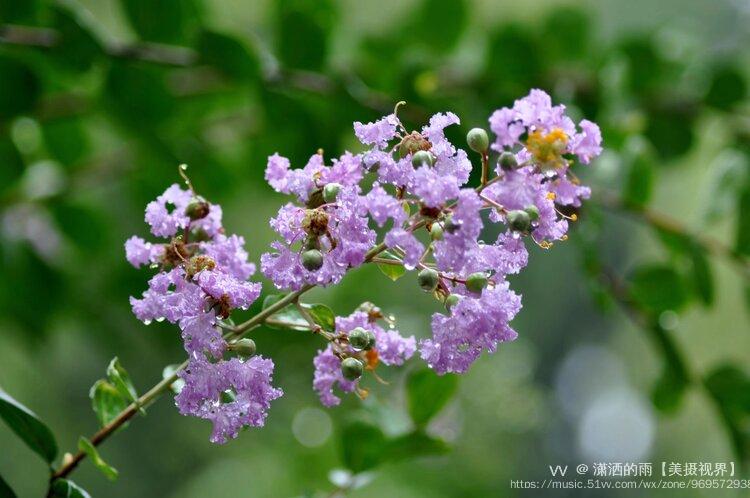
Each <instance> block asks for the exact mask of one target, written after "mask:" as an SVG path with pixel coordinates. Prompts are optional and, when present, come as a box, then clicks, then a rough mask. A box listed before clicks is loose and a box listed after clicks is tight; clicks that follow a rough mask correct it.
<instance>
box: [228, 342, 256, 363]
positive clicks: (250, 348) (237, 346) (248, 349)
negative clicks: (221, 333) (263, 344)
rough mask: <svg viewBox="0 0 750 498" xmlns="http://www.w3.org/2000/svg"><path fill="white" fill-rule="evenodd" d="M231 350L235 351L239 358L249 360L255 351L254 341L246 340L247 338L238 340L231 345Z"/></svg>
mask: <svg viewBox="0 0 750 498" xmlns="http://www.w3.org/2000/svg"><path fill="white" fill-rule="evenodd" d="M232 349H233V350H235V351H237V353H238V354H239V355H240V356H244V357H245V358H249V357H250V356H253V355H254V354H255V351H256V347H255V341H254V340H252V339H248V338H247V337H245V338H243V339H240V340H239V341H237V342H235V343H233V344H232Z"/></svg>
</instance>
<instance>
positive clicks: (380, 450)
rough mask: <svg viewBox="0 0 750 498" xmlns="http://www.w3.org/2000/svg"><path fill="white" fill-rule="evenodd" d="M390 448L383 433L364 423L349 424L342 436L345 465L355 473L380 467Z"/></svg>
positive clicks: (377, 428)
mask: <svg viewBox="0 0 750 498" xmlns="http://www.w3.org/2000/svg"><path fill="white" fill-rule="evenodd" d="M387 447H388V442H387V440H386V437H385V435H384V434H383V431H382V430H380V428H379V427H377V426H375V425H372V424H369V423H367V422H363V421H359V420H357V421H353V422H349V423H348V424H346V425H345V426H344V429H343V431H342V434H341V451H342V456H343V460H344V464H345V465H346V467H347V468H349V469H350V470H352V471H353V472H355V473H356V472H362V471H364V470H367V469H371V468H373V467H375V466H376V465H378V464H379V463H380V462H381V461H382V458H383V455H384V453H385V451H386V449H387Z"/></svg>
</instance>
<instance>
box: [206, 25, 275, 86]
mask: <svg viewBox="0 0 750 498" xmlns="http://www.w3.org/2000/svg"><path fill="white" fill-rule="evenodd" d="M197 49H198V52H199V53H200V57H201V61H202V62H204V63H206V64H210V65H212V66H214V67H216V68H218V69H219V70H220V71H222V72H223V73H224V74H226V75H227V76H229V77H230V78H234V79H237V80H242V81H254V80H255V81H257V80H259V79H260V67H259V63H258V61H257V59H256V58H255V56H254V55H253V54H251V53H250V51H249V50H248V49H247V47H245V45H244V44H243V43H242V42H241V41H240V40H239V39H237V38H233V37H231V36H228V35H225V34H222V33H216V32H214V31H208V30H204V31H203V32H201V34H200V36H199V37H198V44H197Z"/></svg>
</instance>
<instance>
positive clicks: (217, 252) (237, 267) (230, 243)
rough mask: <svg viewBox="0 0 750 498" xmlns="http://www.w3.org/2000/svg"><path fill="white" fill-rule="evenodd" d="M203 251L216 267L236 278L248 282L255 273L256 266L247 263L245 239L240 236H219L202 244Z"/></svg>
mask: <svg viewBox="0 0 750 498" xmlns="http://www.w3.org/2000/svg"><path fill="white" fill-rule="evenodd" d="M201 249H202V250H203V251H204V253H205V254H206V256H208V257H210V258H211V259H213V260H214V261H215V262H216V266H218V267H219V268H221V270H222V271H224V272H226V273H228V274H230V275H232V276H233V277H235V278H238V279H240V280H247V279H248V278H250V276H251V275H253V274H254V273H255V265H254V264H253V263H248V261H247V251H246V250H245V239H244V238H242V237H240V236H239V235H230V236H229V237H227V236H226V235H224V234H219V235H217V236H216V237H215V238H214V240H212V241H211V242H203V243H201Z"/></svg>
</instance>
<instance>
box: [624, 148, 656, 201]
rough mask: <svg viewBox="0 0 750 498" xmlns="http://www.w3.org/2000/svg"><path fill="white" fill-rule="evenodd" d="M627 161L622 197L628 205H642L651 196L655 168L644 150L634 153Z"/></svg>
mask: <svg viewBox="0 0 750 498" xmlns="http://www.w3.org/2000/svg"><path fill="white" fill-rule="evenodd" d="M629 162H630V165H629V168H628V172H627V177H626V178H625V185H624V187H623V192H622V197H623V200H624V201H625V202H627V203H628V204H630V205H633V206H643V205H645V204H646V203H648V201H649V199H650V198H651V192H652V190H653V185H654V171H655V169H656V168H655V166H654V162H653V159H652V158H651V156H650V155H649V154H647V153H646V152H642V153H639V154H637V155H635V157H633V158H632V159H631V160H630V161H629Z"/></svg>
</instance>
